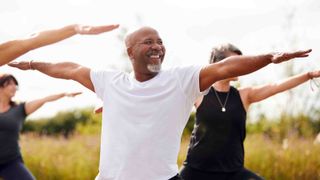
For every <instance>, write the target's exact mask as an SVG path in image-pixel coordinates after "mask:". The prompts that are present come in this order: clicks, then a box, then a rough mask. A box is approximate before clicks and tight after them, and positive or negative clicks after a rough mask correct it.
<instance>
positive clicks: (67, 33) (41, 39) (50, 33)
mask: <svg viewBox="0 0 320 180" xmlns="http://www.w3.org/2000/svg"><path fill="white" fill-rule="evenodd" d="M117 27H118V25H106V26H83V25H77V24H74V25H68V26H65V27H62V28H59V29H52V30H47V31H42V32H39V33H36V34H33V35H32V36H30V37H28V38H25V39H19V40H12V41H8V42H5V43H3V44H0V66H2V65H4V64H7V63H8V62H10V61H12V60H14V59H16V58H18V57H19V56H21V55H23V54H25V53H27V52H28V51H30V50H33V49H36V48H39V47H42V46H46V45H49V44H53V43H56V42H59V41H61V40H64V39H66V38H69V37H71V36H73V35H76V34H100V33H103V32H107V31H111V30H113V29H115V28H117Z"/></svg>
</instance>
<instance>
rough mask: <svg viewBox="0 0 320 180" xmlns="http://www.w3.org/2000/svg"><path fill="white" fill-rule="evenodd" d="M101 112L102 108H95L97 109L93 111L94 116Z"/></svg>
mask: <svg viewBox="0 0 320 180" xmlns="http://www.w3.org/2000/svg"><path fill="white" fill-rule="evenodd" d="M102 110H103V108H102V107H99V108H97V109H95V110H94V113H95V114H99V113H102Z"/></svg>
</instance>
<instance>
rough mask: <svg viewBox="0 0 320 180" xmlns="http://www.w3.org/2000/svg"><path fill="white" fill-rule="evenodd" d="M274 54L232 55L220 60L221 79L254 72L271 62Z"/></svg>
mask: <svg viewBox="0 0 320 180" xmlns="http://www.w3.org/2000/svg"><path fill="white" fill-rule="evenodd" d="M271 58H272V55H271V54H265V55H259V56H230V57H228V58H226V59H225V60H223V61H221V62H219V63H221V64H220V68H221V69H220V70H221V72H222V73H221V75H220V76H221V77H220V78H221V79H220V80H222V79H226V78H230V77H236V76H241V75H245V74H248V73H251V72H254V71H256V70H258V69H261V68H263V67H264V66H266V65H268V64H270V63H271V62H272V61H271Z"/></svg>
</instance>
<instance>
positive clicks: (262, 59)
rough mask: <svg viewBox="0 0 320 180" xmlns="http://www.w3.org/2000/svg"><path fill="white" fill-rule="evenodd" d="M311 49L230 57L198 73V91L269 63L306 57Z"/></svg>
mask: <svg viewBox="0 0 320 180" xmlns="http://www.w3.org/2000/svg"><path fill="white" fill-rule="evenodd" d="M310 52H311V49H309V50H306V51H296V52H289V53H270V54H265V55H258V56H230V57H228V58H226V59H225V60H223V61H220V62H217V63H214V64H210V65H207V66H205V67H204V68H203V69H202V70H201V72H200V90H201V91H203V90H205V89H207V88H209V87H210V86H211V85H212V84H213V83H215V82H216V81H219V80H223V79H227V78H230V77H237V76H241V75H245V74H249V73H251V72H254V71H256V70H258V69H261V68H263V67H265V66H266V65H268V64H270V63H281V62H284V61H288V60H290V59H293V58H300V57H307V56H308V55H309V53H310Z"/></svg>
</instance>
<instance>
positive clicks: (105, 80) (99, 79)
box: [90, 70, 116, 100]
mask: <svg viewBox="0 0 320 180" xmlns="http://www.w3.org/2000/svg"><path fill="white" fill-rule="evenodd" d="M115 73H116V72H113V71H106V70H91V71H90V78H91V82H92V84H93V87H94V92H95V93H96V94H97V96H98V98H100V99H102V100H103V97H104V93H105V91H106V89H107V87H108V85H109V84H110V80H111V79H112V77H113V75H114V74H115Z"/></svg>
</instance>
